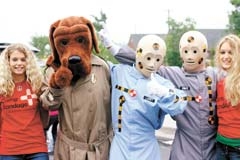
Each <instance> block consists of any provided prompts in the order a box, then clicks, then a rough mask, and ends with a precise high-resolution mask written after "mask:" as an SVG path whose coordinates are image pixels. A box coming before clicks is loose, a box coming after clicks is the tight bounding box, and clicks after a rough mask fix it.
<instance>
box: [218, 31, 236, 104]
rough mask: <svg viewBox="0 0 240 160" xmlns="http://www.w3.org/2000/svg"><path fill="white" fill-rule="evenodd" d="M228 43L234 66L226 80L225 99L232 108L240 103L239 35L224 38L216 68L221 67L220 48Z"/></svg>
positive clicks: (219, 45)
mask: <svg viewBox="0 0 240 160" xmlns="http://www.w3.org/2000/svg"><path fill="white" fill-rule="evenodd" d="M225 42H227V43H228V44H229V45H230V47H231V51H232V66H231V67H230V68H229V69H228V70H227V71H226V72H227V74H226V78H225V88H224V90H225V97H226V99H227V100H228V101H229V102H230V103H231V105H232V106H235V105H237V104H238V103H239V102H240V38H239V37H238V36H237V35H234V34H230V35H227V36H225V37H223V38H222V39H221V40H220V42H219V43H218V46H217V48H216V55H215V57H216V59H215V62H216V66H217V67H218V68H221V66H220V59H219V55H220V48H221V46H222V44H223V43H225Z"/></svg>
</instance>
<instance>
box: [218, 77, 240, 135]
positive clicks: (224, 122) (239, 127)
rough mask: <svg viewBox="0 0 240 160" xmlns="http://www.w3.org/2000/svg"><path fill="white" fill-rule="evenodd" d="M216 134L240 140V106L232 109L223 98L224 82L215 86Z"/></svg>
mask: <svg viewBox="0 0 240 160" xmlns="http://www.w3.org/2000/svg"><path fill="white" fill-rule="evenodd" d="M217 115H218V133H219V134H220V135H222V136H224V137H226V138H240V104H238V105H237V106H234V107H232V106H231V105H230V103H229V102H228V101H227V100H226V99H225V98H224V80H221V81H219V82H218V84H217Z"/></svg>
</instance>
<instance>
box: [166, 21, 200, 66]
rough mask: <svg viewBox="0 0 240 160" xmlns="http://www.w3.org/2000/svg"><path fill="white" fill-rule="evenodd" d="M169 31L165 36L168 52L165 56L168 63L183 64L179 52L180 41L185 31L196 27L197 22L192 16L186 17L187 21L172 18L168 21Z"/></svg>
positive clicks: (172, 64) (173, 64)
mask: <svg viewBox="0 0 240 160" xmlns="http://www.w3.org/2000/svg"><path fill="white" fill-rule="evenodd" d="M167 24H168V27H169V31H168V34H167V36H166V38H165V41H166V44H167V54H166V56H165V63H166V65H171V66H181V65H182V60H181V58H180V54H179V41H180V38H181V36H182V35H183V33H185V32H186V31H189V30H193V29H194V28H195V24H196V22H195V21H194V20H192V19H191V18H186V19H185V22H177V21H175V20H174V19H172V18H169V19H168V21H167Z"/></svg>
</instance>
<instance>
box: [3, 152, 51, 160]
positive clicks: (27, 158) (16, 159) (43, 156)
mask: <svg viewBox="0 0 240 160" xmlns="http://www.w3.org/2000/svg"><path fill="white" fill-rule="evenodd" d="M0 160H49V156H48V153H33V154H22V155H0Z"/></svg>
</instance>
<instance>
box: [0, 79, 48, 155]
mask: <svg viewBox="0 0 240 160" xmlns="http://www.w3.org/2000/svg"><path fill="white" fill-rule="evenodd" d="M15 85H16V86H15V90H14V94H13V95H12V96H11V97H3V96H0V113H1V114H0V120H1V121H0V154H2V155H17V154H30V153H36V152H47V145H46V139H45V134H44V130H43V126H42V123H41V119H40V114H39V110H38V109H37V104H38V97H37V95H36V94H35V93H33V91H32V88H31V86H30V84H29V83H27V82H26V81H24V82H19V83H16V84H15Z"/></svg>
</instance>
